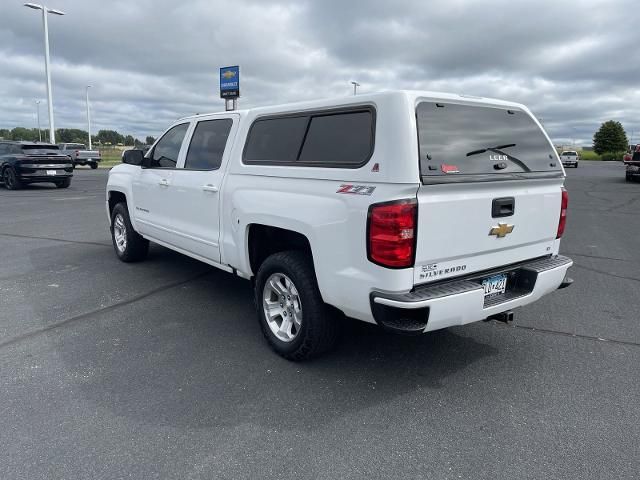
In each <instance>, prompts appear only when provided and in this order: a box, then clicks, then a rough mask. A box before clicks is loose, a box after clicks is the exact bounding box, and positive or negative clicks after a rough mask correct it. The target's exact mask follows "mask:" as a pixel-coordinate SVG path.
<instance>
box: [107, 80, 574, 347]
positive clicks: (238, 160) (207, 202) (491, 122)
mask: <svg viewBox="0 0 640 480" xmlns="http://www.w3.org/2000/svg"><path fill="white" fill-rule="evenodd" d="M123 162H124V163H123V164H121V165H118V166H116V167H114V168H113V169H112V170H111V171H110V173H109V181H108V184H107V192H106V193H107V196H106V208H107V213H108V216H109V219H110V225H111V232H112V237H113V245H114V248H115V252H116V254H117V255H118V257H119V258H120V259H122V260H123V261H127V262H130V261H136V260H141V259H143V258H144V257H145V255H146V253H147V248H148V245H149V241H152V242H156V243H158V244H160V245H164V246H165V247H168V248H170V249H173V250H175V251H178V252H181V253H183V254H185V255H188V256H190V257H193V258H196V259H198V260H201V261H203V262H206V263H208V264H210V265H213V266H215V267H218V268H220V269H222V270H225V271H227V272H230V273H232V274H234V275H238V276H239V277H242V278H246V279H250V280H252V282H253V285H254V286H255V301H256V305H257V310H258V318H259V322H260V326H261V327H262V330H263V332H264V335H265V337H266V338H267V340H268V341H269V343H270V344H271V346H272V347H273V349H274V350H275V351H276V352H278V353H279V354H281V355H282V356H284V357H286V358H289V359H293V360H301V359H305V358H309V357H312V356H314V355H317V354H319V353H321V352H324V351H326V350H327V349H329V348H330V347H332V346H333V344H334V342H335V340H336V338H337V336H338V333H339V331H340V327H341V325H342V323H343V318H344V317H345V316H347V317H351V318H355V319H359V320H362V321H365V322H370V323H377V324H378V325H380V326H382V327H384V328H387V329H389V330H393V331H398V332H405V333H422V332H429V331H432V330H438V329H441V328H446V327H450V326H454V325H464V324H467V323H470V322H475V321H478V320H484V319H487V318H496V319H499V320H505V321H506V320H509V319H511V318H512V315H513V314H512V310H513V309H514V308H516V307H521V306H524V305H526V304H529V303H531V302H534V301H536V300H538V299H539V298H541V297H542V296H544V295H546V294H548V293H551V292H553V291H554V290H556V289H557V288H561V287H565V286H568V285H569V284H570V283H571V280H570V279H569V278H568V277H567V276H566V274H567V270H568V268H569V267H570V266H571V265H572V261H571V260H570V259H569V258H566V257H564V256H561V255H559V254H558V250H559V247H560V237H562V234H563V232H564V228H565V221H566V212H567V193H566V191H565V190H564V188H563V183H564V178H565V176H564V170H563V168H562V165H561V164H560V160H559V158H558V155H557V153H556V151H555V150H554V147H553V145H552V143H551V141H550V140H549V138H548V136H547V135H546V133H545V132H544V130H543V129H542V127H541V125H540V123H539V122H538V121H537V120H536V119H535V118H534V117H533V115H532V114H531V112H530V111H529V110H528V109H527V108H526V107H525V106H523V105H519V104H516V103H511V102H504V101H500V100H489V99H482V98H476V97H467V96H460V95H449V94H440V93H430V92H387V93H380V94H373V95H359V96H353V97H345V98H340V99H334V100H324V101H313V102H305V103H299V104H290V105H282V106H274V107H267V108H255V109H250V110H243V111H231V112H222V113H214V114H209V115H196V116H192V117H187V118H183V119H181V120H178V121H177V122H175V123H174V124H173V125H171V127H170V128H169V129H168V130H167V131H166V132H165V133H164V134H163V135H162V136H161V137H160V138H159V139H158V140H157V141H156V143H155V144H154V145H153V147H152V148H151V149H150V150H149V151H148V152H147V154H146V155H145V156H144V157H143V154H142V152H140V151H133V150H132V151H128V152H125V154H124V158H123ZM228 321H232V319H228Z"/></svg>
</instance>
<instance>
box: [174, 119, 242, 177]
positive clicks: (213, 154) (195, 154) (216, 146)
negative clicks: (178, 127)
mask: <svg viewBox="0 0 640 480" xmlns="http://www.w3.org/2000/svg"><path fill="white" fill-rule="evenodd" d="M231 125H233V120H231V119H230V118H224V119H220V120H204V121H202V122H198V125H196V129H195V131H194V132H193V136H192V137H191V143H190V144H189V150H188V152H187V158H186V160H185V163H184V168H189V169H193V170H216V169H218V168H220V164H221V163H222V155H223V154H224V148H225V146H226V145H227V138H228V137H229V131H230V130H231Z"/></svg>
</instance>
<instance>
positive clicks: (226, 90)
mask: <svg viewBox="0 0 640 480" xmlns="http://www.w3.org/2000/svg"><path fill="white" fill-rule="evenodd" d="M239 96H240V67H239V66H237V65H236V66H233V67H222V68H221V69H220V98H238V97H239Z"/></svg>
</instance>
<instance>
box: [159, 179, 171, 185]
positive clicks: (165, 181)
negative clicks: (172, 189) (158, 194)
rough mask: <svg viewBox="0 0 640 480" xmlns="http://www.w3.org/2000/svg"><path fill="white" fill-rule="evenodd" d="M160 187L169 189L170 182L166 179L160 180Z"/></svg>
mask: <svg viewBox="0 0 640 480" xmlns="http://www.w3.org/2000/svg"><path fill="white" fill-rule="evenodd" d="M158 185H160V186H161V187H168V186H169V181H168V180H167V179H166V178H163V179H162V180H160V181H159V182H158Z"/></svg>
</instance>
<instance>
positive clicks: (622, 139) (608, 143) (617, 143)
mask: <svg viewBox="0 0 640 480" xmlns="http://www.w3.org/2000/svg"><path fill="white" fill-rule="evenodd" d="M628 148H629V140H628V139H627V134H626V133H625V132H624V128H623V127H622V124H621V123H620V122H616V121H615V120H609V121H607V122H604V123H603V124H602V125H601V126H600V129H599V130H598V131H597V132H596V133H595V135H594V136H593V150H594V151H595V152H596V153H597V154H598V155H602V154H603V153H606V152H626V151H627V149H628Z"/></svg>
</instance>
